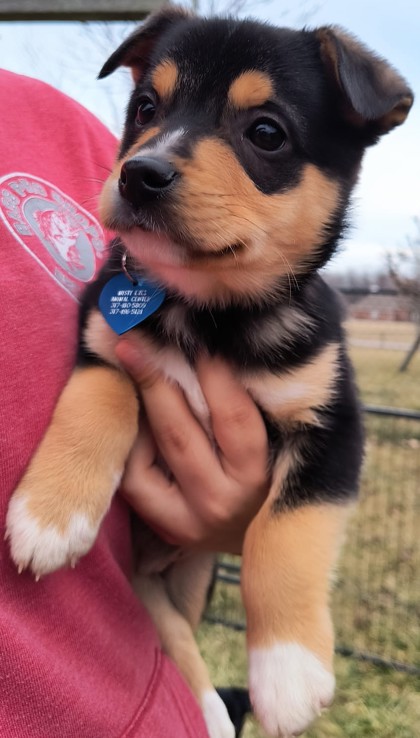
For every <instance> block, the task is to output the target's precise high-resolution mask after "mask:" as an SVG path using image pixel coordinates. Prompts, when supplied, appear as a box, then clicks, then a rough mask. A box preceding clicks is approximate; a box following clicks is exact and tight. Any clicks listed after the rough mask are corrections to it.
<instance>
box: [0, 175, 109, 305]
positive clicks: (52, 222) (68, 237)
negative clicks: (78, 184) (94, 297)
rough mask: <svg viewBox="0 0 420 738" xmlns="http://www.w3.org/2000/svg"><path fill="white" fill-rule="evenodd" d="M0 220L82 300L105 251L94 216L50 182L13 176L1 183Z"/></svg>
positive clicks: (56, 279) (52, 274)
mask: <svg viewBox="0 0 420 738" xmlns="http://www.w3.org/2000/svg"><path fill="white" fill-rule="evenodd" d="M0 217H1V219H2V220H3V221H4V223H5V225H6V227H7V228H8V230H9V231H10V233H11V234H12V235H13V236H14V238H15V239H16V240H17V241H18V243H20V245H21V246H23V248H24V249H25V250H26V251H27V252H28V253H29V254H30V255H31V256H32V257H33V258H34V259H35V260H36V261H37V262H38V264H39V265H40V266H41V267H42V268H43V269H45V270H46V271H47V272H48V273H49V274H50V276H51V277H52V278H53V279H54V280H55V281H56V282H57V283H58V284H59V285H60V286H61V287H62V288H63V289H65V290H66V291H67V292H68V293H69V294H70V295H71V296H72V297H74V298H75V299H77V296H78V294H79V292H80V288H81V286H82V284H83V283H85V282H89V281H90V280H91V279H93V277H94V275H95V273H96V271H97V268H98V266H99V263H100V262H101V261H102V259H103V255H104V250H105V242H104V234H103V231H102V228H101V226H100V224H99V223H98V221H97V220H96V219H95V218H94V217H93V215H91V213H89V212H88V211H87V210H85V209H84V208H83V207H82V206H81V205H79V204H78V203H77V202H75V201H74V200H73V199H72V198H71V197H69V196H68V195H66V194H65V193H64V192H62V191H61V190H59V189H58V188H57V187H55V186H54V185H53V184H51V183H50V182H47V181H46V180H44V179H41V178H40V177H36V176H34V175H32V174H26V173H22V172H14V173H12V174H8V175H5V176H3V177H1V178H0Z"/></svg>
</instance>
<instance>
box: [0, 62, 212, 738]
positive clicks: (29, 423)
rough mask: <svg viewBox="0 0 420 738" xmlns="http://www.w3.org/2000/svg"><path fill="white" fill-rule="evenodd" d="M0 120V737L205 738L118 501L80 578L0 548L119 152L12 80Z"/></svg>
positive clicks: (69, 337)
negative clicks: (154, 613)
mask: <svg viewBox="0 0 420 738" xmlns="http://www.w3.org/2000/svg"><path fill="white" fill-rule="evenodd" d="M0 110H1V129H0V130H1V135H0V235H1V240H0V274H1V284H0V337H1V344H0V399H1V404H0V528H1V530H0V736H1V738H114V737H115V738H135V737H137V736H139V737H140V736H141V738H165V736H168V737H169V736H170V737H171V738H183V737H184V736H185V737H188V738H206V737H207V732H206V729H205V727H204V723H203V720H202V717H201V712H200V710H199V708H198V705H197V704H196V702H195V700H194V698H193V697H192V695H191V694H190V692H189V690H188V689H187V687H186V685H185V684H184V682H183V680H182V678H181V677H180V675H179V674H178V672H177V670H176V669H175V667H174V666H173V664H172V663H171V662H170V661H169V660H168V659H167V658H166V657H165V656H164V655H163V654H162V651H161V649H160V647H159V642H158V639H157V635H156V632H155V630H154V627H153V625H152V623H151V621H150V620H149V618H148V616H147V614H146V612H145V610H144V608H143V607H142V606H141V604H140V603H139V602H138V601H137V599H136V598H135V597H134V595H133V592H132V590H131V586H130V559H131V555H130V531H129V516H128V509H127V507H126V505H125V503H124V502H123V500H122V499H119V498H117V499H115V500H114V503H113V506H112V509H111V511H110V512H109V514H108V516H107V517H106V519H105V522H104V524H103V526H102V529H101V532H100V535H99V538H98V540H97V542H96V544H95V546H94V548H93V549H92V551H91V552H90V553H89V554H88V555H87V556H86V557H85V558H84V559H83V560H82V561H81V562H80V563H79V564H78V565H77V567H76V569H75V570H65V571H64V570H63V571H59V572H56V573H55V574H52V575H50V576H47V577H45V578H44V579H42V580H41V581H40V582H38V583H36V582H35V581H34V579H33V576H32V575H31V574H29V573H27V572H24V573H23V574H21V575H20V576H19V575H18V573H17V570H16V568H15V566H14V565H13V564H12V562H11V560H10V556H9V550H8V545H7V543H5V542H4V541H3V538H4V528H5V514H6V509H7V502H8V499H9V497H10V495H11V493H12V491H13V489H14V488H15V486H16V484H17V482H18V480H19V478H20V476H21V474H22V472H23V470H24V468H25V466H26V465H27V463H28V460H29V458H30V457H31V454H32V453H33V451H34V449H35V448H36V446H37V444H38V443H39V441H40V439H41V437H42V435H43V433H44V430H45V428H46V426H47V424H48V422H49V418H50V416H51V413H52V410H53V407H54V404H55V402H56V400H57V397H58V395H59V393H60V390H61V388H62V387H63V385H64V383H65V381H66V379H67V377H68V375H69V373H70V371H71V368H72V365H73V361H74V353H75V345H76V333H77V312H78V303H77V295H78V293H79V292H80V290H81V289H82V288H83V285H84V284H85V283H86V282H87V281H89V280H91V279H92V278H93V276H94V274H95V271H96V269H97V268H98V266H99V265H100V263H101V261H102V259H103V258H104V256H105V254H106V248H105V246H104V236H103V233H102V230H101V227H100V225H99V223H98V221H97V212H96V201H97V195H98V192H99V190H100V187H101V182H103V181H104V179H105V178H106V176H107V171H108V170H109V168H110V167H111V165H112V160H113V158H114V154H115V146H116V143H115V139H114V138H113V137H112V136H111V134H110V133H109V132H108V131H107V130H106V129H105V128H104V127H103V126H102V125H101V124H100V123H99V122H98V121H97V120H95V118H94V117H93V116H91V115H90V113H88V112H87V111H86V110H84V109H83V108H81V107H80V106H79V105H78V104H77V103H76V102H74V101H73V100H71V99H70V98H67V97H66V96H64V95H62V94H61V93H58V92H57V91H56V90H53V89H52V88H50V87H48V86H47V85H45V84H43V83H41V82H37V81H35V80H31V79H28V78H24V77H19V76H17V75H14V74H11V73H8V72H0ZM57 493H59V492H58V491H57Z"/></svg>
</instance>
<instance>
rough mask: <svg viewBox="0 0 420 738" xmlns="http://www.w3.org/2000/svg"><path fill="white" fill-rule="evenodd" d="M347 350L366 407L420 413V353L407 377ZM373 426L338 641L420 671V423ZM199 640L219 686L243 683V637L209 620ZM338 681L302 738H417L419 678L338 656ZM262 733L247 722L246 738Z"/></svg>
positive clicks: (386, 330)
mask: <svg viewBox="0 0 420 738" xmlns="http://www.w3.org/2000/svg"><path fill="white" fill-rule="evenodd" d="M369 323H372V321H369ZM359 324H360V325H359ZM348 328H349V333H350V336H363V335H367V334H368V333H369V332H370V333H369V335H372V329H373V328H375V329H376V330H379V331H381V332H382V333H383V335H384V336H385V339H384V340H390V339H389V337H390V336H392V337H394V336H398V338H399V340H402V339H401V336H402V335H403V334H404V335H405V336H407V335H408V336H409V338H408V340H411V339H410V333H409V330H410V328H411V327H410V326H409V325H408V326H407V325H406V324H397V325H396V324H385V325H381V326H379V327H375V326H372V325H370V326H368V325H365V322H364V321H352V322H351V324H349V326H348ZM392 340H393V339H392ZM350 353H351V357H352V360H353V363H354V366H355V369H356V375H357V381H358V384H359V387H360V391H361V397H362V400H363V402H364V403H366V404H374V405H389V406H394V407H406V408H411V409H418V410H420V354H418V355H417V356H416V357H415V358H414V360H413V362H412V364H411V365H410V367H409V369H408V371H407V372H405V373H404V374H400V373H399V372H398V366H399V364H400V363H401V361H402V359H403V357H404V352H402V351H395V350H383V349H370V348H360V347H358V346H351V349H350ZM367 430H368V442H367V456H366V462H365V467H364V475H363V483H362V490H361V499H360V503H359V509H358V512H357V515H356V516H355V518H354V520H353V521H352V523H351V525H350V526H349V530H348V534H347V544H346V546H345V548H344V552H343V556H342V561H341V565H340V567H339V570H338V574H337V581H336V586H335V591H334V595H333V611H334V619H335V623H336V633H337V641H338V642H339V643H340V644H342V645H344V646H347V647H351V648H354V649H355V650H360V651H369V652H371V653H376V654H378V655H381V656H384V657H385V658H392V659H396V660H399V661H402V662H406V663H412V664H413V663H416V664H417V665H418V666H420V627H419V623H420V594H419V592H420V589H419V572H420V540H419V538H420V537H419V536H418V531H420V505H419V504H418V499H419V495H418V492H419V481H420V422H417V421H407V420H402V419H396V420H395V419H388V418H382V417H378V416H368V417H367ZM213 610H214V612H216V613H217V614H218V615H219V616H220V615H225V617H227V618H228V619H229V618H230V619H233V620H238V619H241V618H242V617H243V614H242V611H241V605H240V602H239V592H238V588H237V587H232V586H231V585H223V584H218V585H217V588H216V595H215V601H214V603H213ZM199 643H200V647H201V649H202V652H203V654H204V656H205V659H206V662H207V664H208V665H209V668H210V671H211V674H212V677H213V680H214V682H215V683H216V684H219V685H228V684H235V685H245V684H246V650H245V642H244V635H243V633H238V632H235V631H232V630H230V629H227V628H224V627H222V626H218V625H209V624H208V623H204V624H203V625H202V627H201V629H200V632H199ZM336 676H337V696H336V700H335V703H334V705H333V707H332V708H331V709H330V710H329V711H328V712H326V713H325V714H324V715H323V716H322V717H321V718H320V719H319V720H318V721H317V723H316V724H315V725H314V726H313V727H312V728H311V729H310V730H308V731H307V732H306V733H305V738H365V736H366V738H367V737H368V736H369V737H370V736H372V735H375V736H378V738H419V736H420V677H418V676H412V675H408V674H404V673H401V672H397V671H395V670H392V669H388V668H381V667H378V666H374V665H373V664H370V663H367V662H363V661H358V660H355V659H353V658H344V657H341V656H336ZM264 735H265V734H264V733H263V732H262V730H261V728H259V726H258V725H256V723H254V721H252V720H249V721H248V722H247V725H246V729H245V732H244V738H262V737H263V736H264Z"/></svg>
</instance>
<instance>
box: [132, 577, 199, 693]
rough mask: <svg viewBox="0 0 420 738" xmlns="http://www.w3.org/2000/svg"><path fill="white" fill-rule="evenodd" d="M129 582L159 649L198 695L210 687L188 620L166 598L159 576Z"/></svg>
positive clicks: (164, 588) (163, 583)
mask: <svg viewBox="0 0 420 738" xmlns="http://www.w3.org/2000/svg"><path fill="white" fill-rule="evenodd" d="M133 585H134V590H135V592H136V594H138V596H139V597H140V599H141V601H142V604H143V605H144V606H145V607H146V609H147V610H148V612H149V614H150V616H151V618H152V620H153V622H154V624H155V626H156V629H157V631H158V633H159V637H160V640H161V643H162V646H163V650H164V651H165V652H166V653H167V654H168V656H169V657H170V658H171V659H172V660H173V661H174V662H175V663H176V665H177V667H178V668H179V670H180V671H181V673H182V674H183V676H184V678H185V679H186V681H187V683H188V684H189V686H190V688H191V690H192V691H193V693H194V694H195V695H196V697H197V698H198V699H200V697H201V695H202V693H203V692H206V691H207V690H212V689H213V686H212V683H211V680H210V677H209V674H208V671H207V667H206V665H205V663H204V661H203V659H202V657H201V654H200V652H199V650H198V646H197V643H196V642H195V639H194V634H193V631H192V629H191V626H190V624H189V623H188V621H187V620H186V619H185V617H184V616H183V615H181V614H180V612H179V611H178V610H177V609H176V607H175V606H174V605H173V604H172V602H171V600H170V599H169V596H168V593H167V591H166V587H165V582H164V580H163V579H162V577H160V576H159V575H154V576H149V577H136V578H135V579H134V582H133Z"/></svg>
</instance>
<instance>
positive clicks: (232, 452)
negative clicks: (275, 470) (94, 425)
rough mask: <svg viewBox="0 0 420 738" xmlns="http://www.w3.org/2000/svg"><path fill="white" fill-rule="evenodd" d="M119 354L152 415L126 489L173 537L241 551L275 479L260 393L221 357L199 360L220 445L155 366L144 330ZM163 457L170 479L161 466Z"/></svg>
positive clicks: (143, 513)
mask: <svg viewBox="0 0 420 738" xmlns="http://www.w3.org/2000/svg"><path fill="white" fill-rule="evenodd" d="M116 353H117V357H118V359H119V361H120V362H121V364H122V365H123V366H124V368H125V369H126V370H127V371H128V372H129V374H131V376H132V378H133V379H134V381H135V383H136V384H137V386H138V389H139V392H140V396H141V400H142V407H143V410H144V411H145V415H146V416H147V417H142V418H141V421H140V429H139V435H138V438H137V441H136V443H135V445H134V447H133V450H132V452H131V455H130V458H129V460H128V464H127V467H126V471H125V475H124V478H123V482H122V493H123V495H124V496H125V497H126V499H127V500H128V502H129V503H130V505H131V506H132V507H133V508H134V510H135V511H136V512H137V513H138V515H139V516H140V517H141V518H142V519H143V520H145V521H146V522H147V523H148V524H149V525H150V526H151V527H152V528H153V529H154V530H156V531H157V532H159V534H160V536H161V537H162V538H163V539H165V540H166V541H168V542H170V543H175V544H177V545H182V546H193V547H198V548H204V549H209V550H214V551H226V552H230V553H240V552H241V550H242V542H243V537H244V534H245V531H246V528H247V526H248V524H249V523H250V521H251V520H252V518H253V517H254V516H255V514H256V513H257V511H258V510H259V508H260V506H261V504H262V503H263V502H264V499H265V497H266V494H267V490H268V483H269V475H268V441H267V434H266V430H265V426H264V422H263V420H262V417H261V415H260V413H259V411H258V409H257V407H256V405H255V404H254V402H253V400H252V399H251V397H250V396H249V395H248V393H247V392H246V390H245V389H244V388H243V387H242V386H241V385H240V384H239V383H238V381H237V380H236V379H235V378H234V375H233V373H232V371H231V370H230V368H229V367H228V365H227V364H226V363H224V362H223V361H222V360H221V359H219V358H209V357H206V358H202V359H200V360H199V362H198V365H197V375H198V379H199V382H200V385H201V388H202V391H203V394H204V396H205V398H206V401H207V404H208V406H209V409H210V416H211V424H212V429H213V434H214V438H215V441H216V444H217V449H215V448H214V446H213V444H212V443H211V441H210V440H209V438H208V436H207V435H206V433H205V431H204V430H203V428H202V426H201V425H200V423H199V421H198V420H197V419H196V418H195V416H194V415H193V413H192V411H191V409H190V407H189V405H188V403H187V401H186V399H185V396H184V394H183V392H182V390H181V389H180V387H178V386H175V385H172V384H170V383H169V382H168V381H166V380H165V379H164V378H163V376H162V375H161V374H160V373H159V372H157V371H156V370H154V369H153V368H152V365H151V362H150V361H149V359H148V356H149V352H148V347H147V345H145V344H144V342H142V341H141V339H140V337H139V336H136V335H130V336H124V338H122V339H121V340H120V341H119V343H118V345H117V348H116ZM159 456H161V457H163V459H164V460H165V463H166V464H167V466H168V468H169V470H170V471H171V473H172V478H171V479H168V477H167V475H165V473H164V471H163V470H162V469H161V468H160V467H159V465H158V463H157V459H158V457H159Z"/></svg>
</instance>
